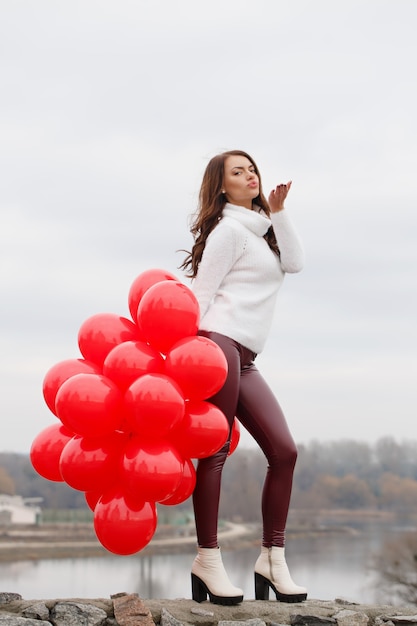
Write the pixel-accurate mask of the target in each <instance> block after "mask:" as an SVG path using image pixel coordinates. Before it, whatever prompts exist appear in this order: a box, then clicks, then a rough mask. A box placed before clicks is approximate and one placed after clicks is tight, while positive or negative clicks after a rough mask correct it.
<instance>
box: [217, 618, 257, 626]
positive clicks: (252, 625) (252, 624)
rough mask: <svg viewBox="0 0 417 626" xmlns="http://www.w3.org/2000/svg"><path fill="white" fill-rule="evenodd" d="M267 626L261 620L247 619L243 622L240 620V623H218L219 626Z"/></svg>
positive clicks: (226, 621)
mask: <svg viewBox="0 0 417 626" xmlns="http://www.w3.org/2000/svg"><path fill="white" fill-rule="evenodd" d="M242 625H243V626H266V624H265V622H264V621H263V620H261V619H257V618H255V619H247V620H246V621H244V622H242V621H241V620H239V621H238V622H234V621H231V620H222V621H220V622H219V623H218V626H242Z"/></svg>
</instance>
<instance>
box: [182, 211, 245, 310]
mask: <svg viewBox="0 0 417 626" xmlns="http://www.w3.org/2000/svg"><path fill="white" fill-rule="evenodd" d="M241 238H242V234H241V233H239V232H237V231H236V229H234V228H232V227H230V226H228V225H226V224H223V223H221V224H219V225H218V226H216V228H215V229H214V230H213V231H212V232H211V233H210V235H209V237H208V238H207V241H206V245H205V248H204V252H203V256H202V257H201V261H200V265H199V266H198V272H197V276H196V277H195V278H194V280H193V282H192V290H193V292H194V295H195V296H196V298H197V300H198V303H199V306H200V318H202V317H203V316H204V315H205V313H206V312H207V309H208V308H209V306H210V303H211V301H212V299H213V297H214V295H215V293H216V292H217V290H218V288H219V286H220V284H221V283H222V281H223V279H224V277H225V276H226V274H228V272H229V270H230V269H231V267H233V265H234V263H235V262H236V260H237V259H238V258H239V256H240V255H241V254H242V251H243V245H244V242H241V241H240V239H241Z"/></svg>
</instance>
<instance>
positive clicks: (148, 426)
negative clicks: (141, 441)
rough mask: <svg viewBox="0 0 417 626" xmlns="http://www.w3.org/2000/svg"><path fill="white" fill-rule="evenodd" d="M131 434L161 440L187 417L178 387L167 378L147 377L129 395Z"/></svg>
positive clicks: (127, 411)
mask: <svg viewBox="0 0 417 626" xmlns="http://www.w3.org/2000/svg"><path fill="white" fill-rule="evenodd" d="M125 409H126V417H127V420H128V423H129V425H130V427H131V430H132V431H133V432H135V433H138V434H140V435H142V438H143V437H145V438H147V437H155V436H157V437H161V436H164V435H165V434H166V433H168V432H169V431H170V430H171V429H172V428H174V426H176V425H177V424H178V423H179V422H180V421H181V420H182V418H183V417H184V410H185V401H184V398H183V395H182V393H181V389H180V388H179V387H178V385H177V384H176V383H175V382H174V381H173V380H172V379H171V378H169V377H168V376H165V375H164V374H144V375H143V376H141V377H140V378H138V379H137V380H135V381H134V382H133V383H132V384H131V385H130V387H129V389H128V390H127V391H126V393H125Z"/></svg>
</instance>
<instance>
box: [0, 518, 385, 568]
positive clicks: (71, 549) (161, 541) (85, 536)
mask: <svg viewBox="0 0 417 626" xmlns="http://www.w3.org/2000/svg"><path fill="white" fill-rule="evenodd" d="M292 517H293V520H292V522H291V523H290V524H289V527H288V529H287V536H288V537H294V536H297V537H300V536H307V535H308V536H313V535H315V536H317V535H318V534H319V535H322V534H328V533H354V532H356V531H355V525H356V524H357V522H358V521H366V520H373V519H375V520H378V521H381V522H391V521H393V520H394V519H395V515H393V514H391V513H387V512H381V511H353V512H352V511H342V510H341V511H320V512H313V511H304V512H301V511H296V512H295V513H294V514H293V516H292ZM300 520H308V521H307V522H305V521H300ZM260 538H261V527H260V524H250V523H232V522H225V523H223V524H222V525H221V527H220V531H219V540H220V541H221V545H222V548H223V549H224V550H229V549H239V548H240V549H242V548H248V547H251V546H259V545H260V540H261V539H260ZM195 546H196V537H195V531H194V524H186V525H175V526H174V525H159V526H158V528H157V530H156V532H155V535H154V537H153V539H152V540H151V541H150V543H149V544H148V545H147V546H146V547H145V548H144V549H143V550H141V551H140V553H138V555H144V556H145V555H146V556H150V555H154V554H155V555H156V554H178V553H180V552H193V551H194V550H195ZM106 556H115V555H114V554H112V553H110V552H109V551H108V550H106V549H105V548H104V547H103V546H102V545H101V544H100V542H99V541H98V539H97V537H96V535H95V532H94V526H93V523H92V522H83V523H79V522H74V523H45V524H40V525H33V526H32V525H30V526H27V525H23V524H21V525H17V524H10V525H3V526H0V562H10V561H23V560H25V561H27V560H31V561H36V560H41V559H65V558H92V557H106Z"/></svg>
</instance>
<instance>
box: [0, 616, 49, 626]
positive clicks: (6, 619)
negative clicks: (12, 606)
mask: <svg viewBox="0 0 417 626" xmlns="http://www.w3.org/2000/svg"><path fill="white" fill-rule="evenodd" d="M3 624H4V626H6V625H7V626H51V622H45V621H43V620H42V621H41V620H38V619H28V618H27V617H16V616H15V615H9V616H7V615H6V616H4V615H1V616H0V625H1V626H2V625H3Z"/></svg>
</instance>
